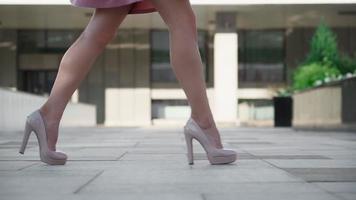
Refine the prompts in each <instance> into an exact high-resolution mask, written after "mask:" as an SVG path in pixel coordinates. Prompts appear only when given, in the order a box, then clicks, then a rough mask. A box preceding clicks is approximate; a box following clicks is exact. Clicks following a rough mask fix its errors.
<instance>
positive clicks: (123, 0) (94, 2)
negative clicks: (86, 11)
mask: <svg viewBox="0 0 356 200" xmlns="http://www.w3.org/2000/svg"><path fill="white" fill-rule="evenodd" d="M70 2H71V4H72V5H74V6H77V7H86V8H111V7H119V6H125V5H129V4H133V5H132V8H131V10H130V11H129V14H139V13H150V12H155V11H157V10H156V8H155V7H154V6H153V4H152V3H151V1H150V0H70Z"/></svg>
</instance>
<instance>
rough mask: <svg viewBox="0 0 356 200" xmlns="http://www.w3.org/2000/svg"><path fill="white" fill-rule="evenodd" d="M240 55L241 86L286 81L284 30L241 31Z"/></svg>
mask: <svg viewBox="0 0 356 200" xmlns="http://www.w3.org/2000/svg"><path fill="white" fill-rule="evenodd" d="M238 56H239V84H241V85H240V86H242V87H244V86H246V87H248V86H252V87H256V86H257V87H258V86H263V85H264V84H266V83H267V84H268V83H283V82H284V80H285V73H284V70H285V65H284V31H282V30H244V31H240V32H239V55H238Z"/></svg>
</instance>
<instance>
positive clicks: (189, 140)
mask: <svg viewBox="0 0 356 200" xmlns="http://www.w3.org/2000/svg"><path fill="white" fill-rule="evenodd" d="M184 129H185V127H184ZM184 138H185V141H186V143H187V157H188V163H189V164H190V165H192V164H194V163H193V137H192V136H191V135H189V134H186V131H184Z"/></svg>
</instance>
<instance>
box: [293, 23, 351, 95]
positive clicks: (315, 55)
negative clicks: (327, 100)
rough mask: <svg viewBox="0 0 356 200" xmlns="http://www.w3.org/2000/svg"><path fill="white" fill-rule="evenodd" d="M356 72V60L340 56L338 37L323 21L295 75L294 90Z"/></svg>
mask: <svg viewBox="0 0 356 200" xmlns="http://www.w3.org/2000/svg"><path fill="white" fill-rule="evenodd" d="M355 71H356V60H355V59H351V58H350V57H348V56H347V55H344V54H339V52H338V47H337V41H336V35H335V34H334V33H333V32H332V31H331V30H330V28H329V27H328V26H327V25H326V24H325V22H324V20H321V22H320V24H319V26H318V28H317V30H316V31H315V33H314V35H313V38H312V40H311V43H310V51H309V53H308V55H307V57H306V59H305V61H304V62H302V64H301V65H300V66H298V67H297V69H296V70H295V71H294V73H293V89H294V90H303V89H306V88H309V87H313V86H315V85H316V83H323V82H325V79H326V80H328V78H331V79H332V78H333V77H336V76H339V75H345V74H347V73H354V72H355Z"/></svg>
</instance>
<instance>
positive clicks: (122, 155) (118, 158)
mask: <svg viewBox="0 0 356 200" xmlns="http://www.w3.org/2000/svg"><path fill="white" fill-rule="evenodd" d="M127 153H128V151H125V152H124V153H123V154H121V155H120V156H119V157H117V158H116V161H118V160H120V159H121V158H122V157H124V156H125V155H126V154H127Z"/></svg>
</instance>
